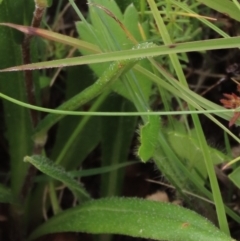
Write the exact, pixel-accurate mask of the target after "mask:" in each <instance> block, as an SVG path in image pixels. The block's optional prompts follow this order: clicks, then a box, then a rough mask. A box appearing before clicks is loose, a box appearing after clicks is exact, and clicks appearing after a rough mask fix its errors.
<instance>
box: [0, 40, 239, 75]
mask: <svg viewBox="0 0 240 241" xmlns="http://www.w3.org/2000/svg"><path fill="white" fill-rule="evenodd" d="M147 45H148V43H146V47H145V48H140V47H139V48H138V46H136V47H135V48H134V49H131V50H122V51H116V52H111V53H102V54H94V55H88V56H81V57H74V58H67V59H59V60H52V61H45V62H40V63H34V64H28V65H22V66H15V67H10V68H6V69H2V70H0V72H5V71H19V70H33V69H44V68H57V67H67V66H75V65H81V64H93V63H103V62H109V61H116V60H126V59H128V60H130V59H142V58H145V57H155V56H161V55H166V54H173V53H175V54H176V53H187V52H192V51H206V50H214V49H230V48H238V47H240V37H231V38H219V39H211V40H201V41H193V42H186V43H177V44H172V45H167V46H164V45H163V46H155V47H154V46H153V44H152V43H149V46H147Z"/></svg>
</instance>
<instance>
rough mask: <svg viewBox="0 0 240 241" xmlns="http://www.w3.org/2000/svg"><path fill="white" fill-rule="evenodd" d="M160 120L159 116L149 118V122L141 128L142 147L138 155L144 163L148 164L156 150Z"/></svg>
mask: <svg viewBox="0 0 240 241" xmlns="http://www.w3.org/2000/svg"><path fill="white" fill-rule="evenodd" d="M159 130H160V120H159V118H158V117H157V116H149V121H148V122H147V123H146V124H145V125H144V126H141V127H140V143H141V145H140V147H139V149H138V155H139V157H140V158H141V160H142V161H143V162H147V161H148V160H149V159H150V158H151V157H152V156H153V155H154V152H155V150H156V146H157V143H158V135H159Z"/></svg>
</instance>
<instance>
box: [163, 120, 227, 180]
mask: <svg viewBox="0 0 240 241" xmlns="http://www.w3.org/2000/svg"><path fill="white" fill-rule="evenodd" d="M174 124H175V127H176V128H175V130H176V131H174V130H170V129H169V130H168V131H167V132H166V137H167V140H168V141H169V144H170V146H171V147H172V149H173V150H174V151H175V153H176V154H177V155H178V156H179V157H180V158H181V159H182V161H183V163H184V164H185V165H187V166H188V169H189V171H191V172H192V171H193V172H194V175H195V176H196V173H195V171H194V170H198V172H199V173H200V174H201V177H202V178H206V176H207V171H206V167H205V164H204V157H203V153H202V152H203V151H202V150H201V147H200V145H199V142H198V140H197V135H196V131H195V130H194V129H192V130H190V131H188V132H187V131H186V130H185V129H183V128H182V127H181V126H183V125H182V124H181V123H179V122H175V123H174ZM186 147H187V148H186ZM208 151H209V153H210V155H211V158H212V161H213V163H214V165H217V164H220V163H222V162H224V161H226V160H228V157H227V156H226V155H225V154H223V153H222V152H221V151H218V150H217V149H215V148H212V147H210V146H208ZM202 181H203V179H202Z"/></svg>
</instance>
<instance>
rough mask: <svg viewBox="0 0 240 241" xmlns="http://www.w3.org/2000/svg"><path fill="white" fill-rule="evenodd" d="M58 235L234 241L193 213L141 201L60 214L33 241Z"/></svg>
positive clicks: (104, 202)
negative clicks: (85, 233) (54, 234)
mask: <svg viewBox="0 0 240 241" xmlns="http://www.w3.org/2000/svg"><path fill="white" fill-rule="evenodd" d="M54 232H87V233H94V234H101V233H110V234H124V235H129V236H134V237H141V238H150V239H154V240H171V241H196V240H198V241H207V240H214V241H232V240H233V239H231V237H229V236H227V235H226V234H224V233H223V232H220V231H219V230H218V229H217V228H216V227H215V226H214V225H213V224H212V223H210V222H209V221H207V220H206V219H205V218H203V217H201V216H200V215H198V214H197V213H195V212H193V211H190V210H188V209H185V208H182V207H180V206H177V205H174V204H169V203H160V202H154V201H149V200H143V199H137V198H110V199H99V200H94V201H90V202H86V203H84V204H83V205H82V206H78V207H75V208H72V209H69V210H67V211H64V212H62V213H60V214H59V215H56V216H55V217H53V218H52V219H50V220H49V221H47V222H46V223H44V224H43V225H42V226H40V227H39V228H37V229H36V230H35V231H34V232H33V233H32V234H31V235H30V238H29V239H30V240H32V239H36V238H38V237H40V236H42V235H44V234H48V233H54Z"/></svg>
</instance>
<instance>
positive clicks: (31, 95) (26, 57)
mask: <svg viewBox="0 0 240 241" xmlns="http://www.w3.org/2000/svg"><path fill="white" fill-rule="evenodd" d="M39 2H40V3H39ZM46 7H47V5H46V4H45V5H44V1H38V0H35V10H34V13H33V19H32V23H31V27H34V28H38V27H39V26H40V24H41V21H42V17H43V14H44V12H45V9H46ZM31 39H32V35H29V34H26V35H25V38H24V41H23V44H22V56H23V63H24V64H30V63H31V49H30V44H31ZM24 73H25V86H26V92H27V99H28V103H29V104H32V105H36V95H35V89H34V82H33V75H32V71H31V70H25V71H24ZM30 116H31V121H32V126H33V128H35V127H36V126H37V124H38V122H39V115H38V112H37V111H36V110H30ZM42 148H43V145H39V144H38V143H34V147H33V154H34V155H37V154H41V152H42ZM36 172H37V171H36V168H35V167H34V166H30V167H29V169H28V173H27V175H26V177H25V180H24V183H23V186H22V189H21V198H22V199H23V200H24V199H25V197H26V196H27V194H28V192H29V190H30V188H31V187H32V183H33V178H34V176H35V175H36Z"/></svg>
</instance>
